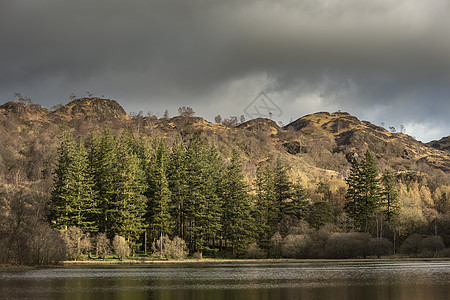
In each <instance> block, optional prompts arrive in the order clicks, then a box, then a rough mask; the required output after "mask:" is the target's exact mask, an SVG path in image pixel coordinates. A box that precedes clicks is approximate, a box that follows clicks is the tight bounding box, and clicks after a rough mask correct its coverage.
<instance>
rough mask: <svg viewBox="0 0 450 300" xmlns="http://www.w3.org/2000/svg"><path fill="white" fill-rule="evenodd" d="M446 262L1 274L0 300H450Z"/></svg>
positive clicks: (81, 269) (187, 266) (449, 271)
mask: <svg viewBox="0 0 450 300" xmlns="http://www.w3.org/2000/svg"><path fill="white" fill-rule="evenodd" d="M449 281H450V262H395V263H391V262H389V263H368V262H358V263H355V262H352V263H343V262H325V263H322V262H321V263H319V262H316V263H297V262H295V263H294V262H292V263H228V264H173V265H165V264H164V265H149V266H142V265H139V266H105V267H69V268H53V269H42V270H32V271H26V272H5V273H0V295H2V298H6V299H7V298H42V299H49V298H63V299H64V298H70V299H95V298H97V299H98V298H99V297H102V298H104V297H108V298H114V299H140V298H154V299H245V300H249V299H368V300H370V299H408V300H410V299H447V297H448V294H449V292H450V287H449Z"/></svg>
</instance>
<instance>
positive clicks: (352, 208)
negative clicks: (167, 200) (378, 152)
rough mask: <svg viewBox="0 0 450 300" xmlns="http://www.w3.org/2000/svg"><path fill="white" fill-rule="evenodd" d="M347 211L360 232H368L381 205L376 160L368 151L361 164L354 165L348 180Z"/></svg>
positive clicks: (355, 163)
mask: <svg viewBox="0 0 450 300" xmlns="http://www.w3.org/2000/svg"><path fill="white" fill-rule="evenodd" d="M347 184H348V190H347V200H348V202H347V204H346V207H345V209H346V211H347V213H348V214H349V216H350V217H352V218H353V220H354V221H355V227H356V229H358V230H359V231H365V232H368V225H369V221H370V219H371V218H372V217H373V215H374V213H375V211H376V210H377V209H378V208H379V207H380V205H381V187H380V183H379V178H378V170H377V166H376V161H375V158H374V157H373V156H372V154H371V153H370V152H369V151H366V153H365V155H364V158H363V160H362V162H361V164H358V163H357V162H356V161H354V162H353V164H352V169H351V172H350V176H349V178H348V179H347Z"/></svg>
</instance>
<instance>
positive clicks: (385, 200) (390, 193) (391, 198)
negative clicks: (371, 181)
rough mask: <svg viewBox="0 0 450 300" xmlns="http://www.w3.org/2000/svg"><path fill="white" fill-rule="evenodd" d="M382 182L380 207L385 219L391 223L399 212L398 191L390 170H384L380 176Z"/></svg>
mask: <svg viewBox="0 0 450 300" xmlns="http://www.w3.org/2000/svg"><path fill="white" fill-rule="evenodd" d="M381 182H382V184H383V191H382V203H381V204H382V209H383V214H384V216H385V218H386V220H387V221H388V222H389V223H391V222H392V221H394V220H395V219H396V218H397V216H398V214H399V203H398V191H397V189H396V182H395V179H394V176H393V174H392V172H389V171H387V172H385V173H384V174H383V176H382V177H381Z"/></svg>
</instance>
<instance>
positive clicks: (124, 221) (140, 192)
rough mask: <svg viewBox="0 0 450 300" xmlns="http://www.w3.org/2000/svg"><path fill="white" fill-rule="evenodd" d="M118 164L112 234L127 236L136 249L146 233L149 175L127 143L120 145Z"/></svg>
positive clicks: (112, 210)
mask: <svg viewBox="0 0 450 300" xmlns="http://www.w3.org/2000/svg"><path fill="white" fill-rule="evenodd" d="M117 162H118V171H119V172H118V173H117V176H116V181H115V182H114V192H113V195H112V197H111V199H110V206H109V220H110V224H111V233H113V234H114V235H120V236H123V237H124V238H125V239H126V240H127V241H128V243H129V244H130V246H131V248H132V249H133V250H135V249H136V247H137V244H138V240H139V237H140V235H141V234H142V233H143V232H144V231H145V219H144V215H145V213H146V210H147V198H146V197H145V196H144V192H145V190H146V180H145V174H144V172H143V170H142V169H141V165H142V164H141V162H140V160H139V158H138V157H137V155H136V154H134V153H132V150H131V149H130V148H129V147H128V145H127V144H126V143H120V144H119V147H118V151H117ZM111 200H112V201H111Z"/></svg>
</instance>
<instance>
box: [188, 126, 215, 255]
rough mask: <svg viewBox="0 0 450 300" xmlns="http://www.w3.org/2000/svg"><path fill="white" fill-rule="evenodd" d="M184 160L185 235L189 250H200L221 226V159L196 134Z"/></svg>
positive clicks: (213, 237) (202, 249)
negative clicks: (185, 184)
mask: <svg viewBox="0 0 450 300" xmlns="http://www.w3.org/2000/svg"><path fill="white" fill-rule="evenodd" d="M185 163H186V174H187V186H188V190H189V192H190V193H189V194H187V197H186V202H185V207H186V209H185V221H186V223H185V235H186V240H187V241H188V244H189V248H190V251H191V252H202V251H204V250H207V249H208V247H207V241H208V239H215V238H216V237H217V236H218V235H219V233H220V230H221V226H222V225H221V223H220V221H221V214H222V211H221V210H222V207H221V204H220V198H219V194H218V190H217V188H218V186H219V184H220V174H221V162H220V159H219V157H218V154H217V151H216V150H215V148H214V147H211V146H210V145H209V144H208V142H207V141H206V140H204V139H202V138H200V137H199V136H198V135H196V136H194V137H193V138H192V139H191V140H190V142H189V145H188V147H187V150H186V160H185Z"/></svg>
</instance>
